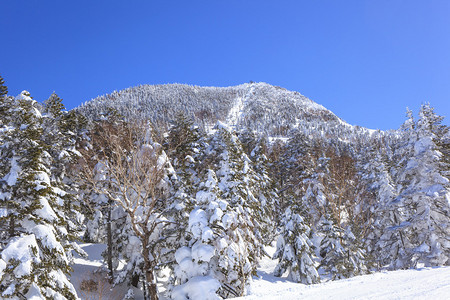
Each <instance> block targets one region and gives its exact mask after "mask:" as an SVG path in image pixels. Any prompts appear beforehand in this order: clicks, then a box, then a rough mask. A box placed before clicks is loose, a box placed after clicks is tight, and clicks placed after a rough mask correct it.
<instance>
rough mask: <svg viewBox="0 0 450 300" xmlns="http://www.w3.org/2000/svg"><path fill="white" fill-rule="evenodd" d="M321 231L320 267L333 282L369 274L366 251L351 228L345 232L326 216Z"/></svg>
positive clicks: (322, 221)
mask: <svg viewBox="0 0 450 300" xmlns="http://www.w3.org/2000/svg"><path fill="white" fill-rule="evenodd" d="M320 231H321V233H322V234H323V238H322V241H321V244H320V250H319V253H320V256H321V257H322V261H321V263H320V267H321V268H322V269H323V270H324V271H325V272H326V273H327V274H329V275H330V276H331V279H332V280H336V279H343V278H350V277H353V276H356V275H361V274H367V273H368V268H367V266H366V264H367V262H366V259H365V251H364V250H363V249H362V248H361V245H360V244H361V242H360V241H358V240H357V239H356V238H355V236H354V235H353V233H352V232H351V229H350V226H348V227H347V230H344V229H343V228H342V227H340V226H338V225H335V224H334V223H333V221H332V217H331V216H330V215H325V216H323V217H322V220H321V228H320Z"/></svg>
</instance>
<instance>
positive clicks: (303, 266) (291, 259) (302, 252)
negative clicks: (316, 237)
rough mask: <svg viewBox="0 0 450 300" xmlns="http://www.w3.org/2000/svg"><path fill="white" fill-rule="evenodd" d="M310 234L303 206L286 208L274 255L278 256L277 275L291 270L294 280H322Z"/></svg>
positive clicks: (293, 205)
mask: <svg viewBox="0 0 450 300" xmlns="http://www.w3.org/2000/svg"><path fill="white" fill-rule="evenodd" d="M310 234H311V232H310V228H309V226H308V225H307V224H306V222H305V221H304V219H303V218H302V216H301V207H299V205H298V204H292V205H291V207H288V208H287V209H286V212H285V214H284V216H283V219H282V221H281V232H280V236H279V238H278V241H277V250H276V252H275V254H274V256H273V258H274V259H277V258H278V265H277V266H276V268H275V271H274V275H275V276H277V277H279V276H282V275H283V274H284V273H285V272H286V271H289V277H290V278H291V279H292V280H293V281H294V282H300V283H304V284H313V283H318V282H319V281H320V277H319V274H318V272H317V269H316V266H315V257H314V249H313V243H312V242H311V240H310Z"/></svg>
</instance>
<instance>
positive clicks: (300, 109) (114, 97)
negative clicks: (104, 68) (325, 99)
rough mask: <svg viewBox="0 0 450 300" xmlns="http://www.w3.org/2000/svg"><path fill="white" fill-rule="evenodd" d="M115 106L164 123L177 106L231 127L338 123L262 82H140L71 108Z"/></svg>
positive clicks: (281, 130) (280, 128)
mask: <svg viewBox="0 0 450 300" xmlns="http://www.w3.org/2000/svg"><path fill="white" fill-rule="evenodd" d="M111 109H113V110H117V111H118V112H119V113H120V114H121V115H122V116H124V118H125V120H127V121H130V120H133V119H140V120H144V119H149V120H151V121H152V122H153V123H154V124H161V125H164V126H165V127H167V125H168V124H169V122H171V121H173V120H174V119H175V118H176V116H177V114H179V113H180V112H182V113H183V114H184V115H186V116H187V117H189V118H192V119H193V120H194V122H195V123H197V124H198V125H210V126H213V125H214V124H216V123H217V121H221V122H224V123H228V124H229V125H232V126H233V127H234V129H235V130H241V129H244V128H245V129H247V130H254V131H258V132H262V133H266V134H269V135H273V136H277V135H286V133H287V132H288V131H289V130H291V129H294V128H296V127H298V126H299V124H302V123H309V124H310V125H313V124H314V125H315V126H319V127H320V126H321V125H322V126H323V125H325V124H327V125H326V126H327V127H331V126H340V125H342V126H344V125H346V124H345V123H344V122H342V121H341V120H340V119H339V118H338V117H337V116H336V115H334V114H333V113H332V112H331V111H329V110H327V109H325V108H324V107H323V106H321V105H319V104H317V103H315V102H313V101H312V100H310V99H308V98H306V97H305V96H303V95H301V94H300V93H298V92H292V91H288V90H286V89H284V88H281V87H277V86H272V85H269V84H267V83H247V84H242V85H238V86H233V87H199V86H191V85H183V84H166V85H141V86H137V87H132V88H128V89H125V90H122V91H115V92H113V93H111V94H108V95H104V96H100V97H98V98H95V99H92V100H91V101H88V102H86V103H84V104H83V105H81V106H80V107H79V108H77V110H78V111H80V112H81V113H82V114H84V115H85V116H87V117H88V118H90V119H97V118H99V116H101V115H102V114H105V113H107V112H108V111H109V110H111Z"/></svg>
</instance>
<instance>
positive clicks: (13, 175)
mask: <svg viewBox="0 0 450 300" xmlns="http://www.w3.org/2000/svg"><path fill="white" fill-rule="evenodd" d="M20 171H21V168H20V166H19V164H18V163H17V157H15V156H14V157H13V158H12V160H11V169H10V170H9V173H8V174H6V176H5V177H4V178H3V180H5V181H6V183H7V184H8V185H9V186H12V185H15V184H16V182H17V177H18V176H19V173H20Z"/></svg>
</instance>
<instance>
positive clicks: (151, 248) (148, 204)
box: [82, 123, 169, 299]
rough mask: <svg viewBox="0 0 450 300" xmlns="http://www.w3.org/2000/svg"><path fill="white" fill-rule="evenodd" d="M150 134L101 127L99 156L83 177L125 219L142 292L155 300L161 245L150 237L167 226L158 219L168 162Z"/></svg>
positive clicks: (92, 159)
mask: <svg viewBox="0 0 450 300" xmlns="http://www.w3.org/2000/svg"><path fill="white" fill-rule="evenodd" d="M149 129H150V128H149V126H147V128H146V127H143V126H142V125H129V124H124V123H122V124H120V125H112V124H110V123H103V124H102V125H101V126H100V128H97V130H96V133H95V134H94V135H93V136H94V137H95V139H98V140H97V141H95V140H94V141H93V143H94V144H97V147H98V148H100V149H99V150H100V151H99V152H98V153H96V155H94V156H93V157H87V158H86V160H85V163H84V169H83V172H82V173H83V175H84V177H85V179H86V180H87V182H88V183H89V184H90V185H91V186H92V189H93V190H94V191H95V192H96V193H98V194H103V195H105V196H106V197H107V198H108V200H110V201H112V202H113V203H114V204H115V205H118V206H120V207H122V209H123V210H124V211H125V213H126V214H127V217H128V220H129V222H130V223H131V224H130V225H131V228H132V231H133V233H134V235H135V236H136V237H137V238H138V239H139V240H140V243H141V253H142V258H143V270H142V274H143V275H144V279H145V280H144V281H145V284H144V291H148V293H149V296H150V299H158V293H157V285H156V278H155V267H156V265H157V258H158V253H156V252H157V249H158V248H157V244H158V242H159V241H158V238H155V236H154V235H155V233H156V231H157V229H158V228H161V227H162V226H165V225H166V224H167V223H168V222H167V220H165V219H164V218H162V214H163V212H164V209H165V208H166V207H167V203H166V199H167V190H168V189H167V187H168V177H167V166H168V165H169V162H168V158H167V156H166V155H165V153H164V151H162V148H161V146H160V145H159V144H158V143H154V142H152V141H151V139H150V138H148V136H147V134H148V132H149ZM109 234H110V233H109ZM109 254H110V255H111V253H109Z"/></svg>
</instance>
